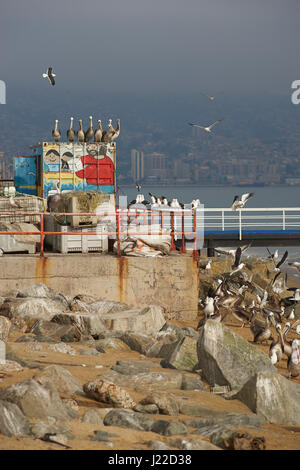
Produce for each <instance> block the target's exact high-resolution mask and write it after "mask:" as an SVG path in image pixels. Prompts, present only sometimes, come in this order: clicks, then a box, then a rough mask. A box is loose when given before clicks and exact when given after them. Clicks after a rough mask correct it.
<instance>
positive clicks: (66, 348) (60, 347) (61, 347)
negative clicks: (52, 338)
mask: <svg viewBox="0 0 300 470" xmlns="http://www.w3.org/2000/svg"><path fill="white" fill-rule="evenodd" d="M48 349H50V350H51V351H55V352H59V353H62V354H71V356H75V354H76V351H75V349H74V348H72V346H70V345H69V344H66V343H55V344H50V346H48Z"/></svg>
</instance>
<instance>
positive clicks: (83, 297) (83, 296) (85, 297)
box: [70, 294, 96, 305]
mask: <svg viewBox="0 0 300 470" xmlns="http://www.w3.org/2000/svg"><path fill="white" fill-rule="evenodd" d="M78 300H79V301H80V302H84V303H85V304H91V303H93V302H96V299H95V297H93V296H92V295H86V294H78V295H75V297H73V299H71V301H70V305H71V304H72V302H76V301H78Z"/></svg>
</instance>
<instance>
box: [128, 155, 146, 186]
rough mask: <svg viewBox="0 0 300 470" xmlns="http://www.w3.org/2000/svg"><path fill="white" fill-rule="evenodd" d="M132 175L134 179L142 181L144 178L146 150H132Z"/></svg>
mask: <svg viewBox="0 0 300 470" xmlns="http://www.w3.org/2000/svg"><path fill="white" fill-rule="evenodd" d="M131 177H132V179H133V181H140V180H142V179H143V178H144V152H140V151H139V150H136V149H132V150H131Z"/></svg>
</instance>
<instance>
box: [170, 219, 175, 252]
mask: <svg viewBox="0 0 300 470" xmlns="http://www.w3.org/2000/svg"><path fill="white" fill-rule="evenodd" d="M171 250H176V247H175V242H174V212H171Z"/></svg>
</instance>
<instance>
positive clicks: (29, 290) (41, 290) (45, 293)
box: [16, 282, 56, 299]
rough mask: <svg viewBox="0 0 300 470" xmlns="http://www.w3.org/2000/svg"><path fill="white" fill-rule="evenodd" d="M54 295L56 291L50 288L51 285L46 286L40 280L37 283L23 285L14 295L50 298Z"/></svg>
mask: <svg viewBox="0 0 300 470" xmlns="http://www.w3.org/2000/svg"><path fill="white" fill-rule="evenodd" d="M55 295H56V292H55V291H54V290H53V289H51V287H48V286H46V284H43V283H42V282H39V283H38V284H32V285H31V286H28V287H23V288H22V289H20V290H18V292H17V294H16V297H21V298H26V297H41V298H49V299H51V298H52V297H54V296H55Z"/></svg>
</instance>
